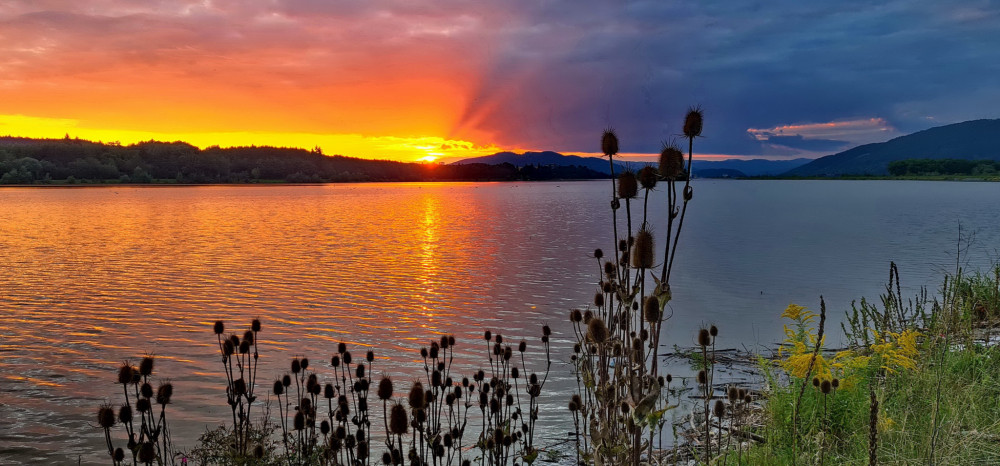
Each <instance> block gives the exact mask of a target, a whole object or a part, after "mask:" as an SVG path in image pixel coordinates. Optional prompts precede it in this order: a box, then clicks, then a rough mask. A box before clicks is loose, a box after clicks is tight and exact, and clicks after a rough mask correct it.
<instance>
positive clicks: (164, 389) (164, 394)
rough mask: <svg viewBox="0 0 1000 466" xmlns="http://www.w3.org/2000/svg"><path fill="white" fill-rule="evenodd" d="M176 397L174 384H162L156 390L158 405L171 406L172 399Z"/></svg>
mask: <svg viewBox="0 0 1000 466" xmlns="http://www.w3.org/2000/svg"><path fill="white" fill-rule="evenodd" d="M172 396H174V385H173V384H172V383H169V382H167V383H162V384H160V386H159V387H157V388H156V404H158V405H168V404H170V397H172Z"/></svg>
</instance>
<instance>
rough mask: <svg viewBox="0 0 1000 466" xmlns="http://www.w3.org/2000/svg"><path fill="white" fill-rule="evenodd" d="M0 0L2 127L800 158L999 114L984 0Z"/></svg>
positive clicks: (395, 153)
mask: <svg viewBox="0 0 1000 466" xmlns="http://www.w3.org/2000/svg"><path fill="white" fill-rule="evenodd" d="M878 3H879V5H878V6H872V5H873V2H869V1H858V2H854V1H836V2H811V1H801V0H775V1H768V2H752V1H747V0H720V1H685V2H680V1H662V0H650V1H634V2H625V1H601V2H598V1H591V0H565V1H557V0H553V1H543V0H530V1H529V0H523V1H522V0H505V1H496V2H486V1H458V0H445V1H425V0H395V1H376V0H344V1H334V0H261V1H253V0H203V1H189V0H78V1H56V0H4V1H2V2H0V135H13V136H29V137H62V136H63V135H64V134H69V135H70V136H73V137H80V138H86V139H93V140H101V141H105V142H107V141H120V142H123V143H131V142H137V141H140V140H148V139H158V140H184V141H188V142H191V143H193V144H195V145H198V146H201V147H205V146H209V145H214V144H218V145H222V146H232V145H249V144H258V145H261V144H268V145H278V146H295V147H303V148H312V147H314V146H320V147H322V148H323V150H324V152H325V153H328V154H333V153H336V154H343V155H348V156H356V157H365V158H389V159H397V160H417V159H421V158H425V157H438V158H441V159H443V160H451V159H456V158H462V157H469V156H476V155H485V154H490V153H493V152H497V151H500V150H517V151H522V150H555V151H560V152H563V153H577V154H581V153H582V154H585V153H593V152H596V151H597V150H598V141H599V136H600V132H601V130H602V129H604V128H605V127H608V126H613V127H614V128H616V129H617V131H618V133H619V136H620V137H621V147H622V150H623V152H626V153H633V154H643V153H655V152H657V151H658V150H659V147H660V144H661V141H664V140H669V139H671V138H673V137H676V135H677V134H678V133H679V132H680V129H681V128H680V123H681V119H682V117H683V114H684V112H685V110H686V109H687V107H688V106H689V105H692V104H700V105H701V106H702V107H703V108H704V109H705V121H706V123H705V133H704V134H705V138H704V139H703V140H702V141H701V142H699V145H698V148H699V149H700V151H701V152H702V153H703V154H712V155H733V156H762V157H767V158H789V157H797V156H809V157H815V156H818V155H825V154H829V153H833V152H836V151H839V150H842V149H845V148H848V147H851V146H853V145H856V144H859V143H866V142H875V141H882V140H886V139H889V138H891V137H895V136H899V135H902V134H906V133H909V132H912V131H916V130H920V129H925V128H928V127H931V126H938V125H941V124H946V123H954V122H958V121H964V120H969V119H975V118H997V117H1000V114H998V112H1000V110H998V109H1000V33H998V32H997V30H998V29H997V27H998V25H1000V3H998V2H996V1H994V0H985V1H969V2H941V1H935V0H891V1H887V2H878Z"/></svg>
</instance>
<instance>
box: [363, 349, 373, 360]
mask: <svg viewBox="0 0 1000 466" xmlns="http://www.w3.org/2000/svg"><path fill="white" fill-rule="evenodd" d="M374 360H375V352H374V351H372V350H368V352H367V353H365V361H368V362H372V361H374Z"/></svg>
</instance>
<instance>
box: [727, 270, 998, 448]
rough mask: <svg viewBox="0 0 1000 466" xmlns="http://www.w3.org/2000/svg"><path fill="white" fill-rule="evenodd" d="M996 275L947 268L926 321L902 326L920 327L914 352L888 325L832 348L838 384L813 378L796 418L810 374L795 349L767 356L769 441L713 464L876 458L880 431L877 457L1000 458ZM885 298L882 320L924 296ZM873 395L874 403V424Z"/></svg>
mask: <svg viewBox="0 0 1000 466" xmlns="http://www.w3.org/2000/svg"><path fill="white" fill-rule="evenodd" d="M997 276H1000V269H997V268H994V270H993V273H991V274H983V273H974V274H969V275H963V274H962V273H961V271H960V270H959V271H958V272H957V273H955V274H953V275H949V276H948V277H947V278H946V280H945V285H944V286H943V287H942V290H941V294H940V296H941V297H940V298H939V299H938V300H936V301H934V302H931V303H929V306H928V307H929V308H930V314H929V315H928V318H929V319H928V322H927V324H928V325H926V326H918V325H917V322H918V321H914V322H912V323H911V324H910V327H909V329H906V330H903V331H904V332H912V333H910V334H908V335H919V337H916V338H915V339H914V340H913V341H912V344H913V348H912V350H913V352H912V353H907V354H903V353H906V351H905V348H906V347H907V345H908V343H907V342H906V337H905V336H904V334H900V333H895V334H890V333H888V332H886V333H883V334H882V335H877V336H871V337H870V338H871V339H870V344H868V345H865V344H864V343H861V344H859V345H857V346H856V347H854V348H852V349H851V350H850V351H848V352H844V353H841V354H838V355H833V354H829V353H827V354H826V359H827V360H828V362H829V363H830V373H829V375H828V376H830V377H841V379H840V380H842V381H843V382H842V383H841V388H840V389H838V390H835V391H833V392H832V393H831V394H829V395H824V394H823V393H821V391H820V390H818V389H815V388H814V387H808V386H807V387H806V390H805V395H804V396H803V398H802V407H801V411H800V412H801V418H800V420H799V425H798V426H796V425H795V423H794V418H793V409H794V408H793V407H794V405H795V397H796V396H797V394H798V390H799V387H801V386H802V384H807V385H808V384H809V381H808V378H809V377H797V376H796V375H795V373H794V372H793V371H790V370H788V369H789V366H788V364H787V362H788V361H789V360H790V359H791V358H792V357H793V356H792V355H790V356H789V357H788V358H786V359H784V360H782V362H783V363H785V364H781V365H779V366H777V367H775V365H773V364H771V363H770V362H769V361H762V364H761V370H762V372H763V373H764V374H765V378H766V380H767V382H768V383H767V385H768V387H770V389H769V390H768V391H767V402H766V422H765V424H764V427H763V428H761V429H759V431H758V432H757V433H758V434H759V435H761V436H762V437H764V438H765V439H766V441H765V442H761V443H758V444H756V445H754V446H753V447H752V448H751V449H750V450H749V451H748V452H747V455H746V456H745V457H743V458H740V459H736V458H734V457H732V456H731V455H730V456H729V457H728V458H726V460H725V461H722V460H721V458H720V459H719V460H717V461H714V462H713V464H822V463H824V462H825V463H827V464H872V457H871V456H870V451H869V445H870V436H871V435H872V434H873V433H874V434H875V438H876V450H875V453H876V456H875V464H921V463H922V464H938V465H970V464H998V463H1000V347H998V346H996V345H988V344H986V341H984V340H983V339H981V337H982V336H983V334H984V332H983V328H984V326H989V325H990V324H992V323H994V322H996V319H997V317H1000V288H998V286H997V283H998V281H997ZM887 289H888V290H889V292H888V293H890V294H891V293H893V291H895V290H893V288H892V287H891V286H890V287H887ZM925 296H926V295H925ZM897 299H898V298H897ZM924 299H926V297H925V298H924ZM882 302H883V304H884V305H885V304H888V307H881V308H877V307H874V306H872V307H870V310H871V309H874V310H875V311H876V314H875V315H873V317H875V318H876V319H877V318H878V317H879V316H882V317H884V320H883V322H885V321H888V320H889V319H890V318H891V316H893V315H904V314H905V312H900V311H901V310H900V309H893V308H892V306H894V305H899V306H903V307H906V306H910V310H912V309H913V308H914V307H916V306H918V305H920V304H921V303H919V298H918V300H917V302H916V303H915V302H914V301H913V300H910V301H908V304H902V303H901V301H899V302H897V300H896V299H886V296H883V299H882ZM894 303H896V304H894ZM924 304H928V303H924ZM903 311H905V309H903ZM845 330H847V329H845ZM793 333H794V332H793ZM849 336H852V335H849ZM854 336H856V335H854ZM790 338H791V337H790ZM805 339H808V335H807V336H806V337H805ZM857 341H859V342H860V341H863V340H862V339H860V338H859V339H857ZM814 374H817V373H816V372H814ZM799 375H802V374H801V373H799ZM817 375H819V377H824V376H827V375H826V374H822V373H818V374H817ZM872 394H874V399H875V400H876V401H877V409H876V410H875V412H876V414H877V419H876V422H875V424H874V427H875V430H874V432H873V431H872V425H871V422H870V421H871V420H872V417H871V412H872V407H873V406H874V404H873V403H872V402H871V399H872V398H871V395H872ZM824 402H825V404H826V406H825V408H824ZM796 430H797V432H798V435H797V436H796V435H794V434H793V433H794V432H795V431H796Z"/></svg>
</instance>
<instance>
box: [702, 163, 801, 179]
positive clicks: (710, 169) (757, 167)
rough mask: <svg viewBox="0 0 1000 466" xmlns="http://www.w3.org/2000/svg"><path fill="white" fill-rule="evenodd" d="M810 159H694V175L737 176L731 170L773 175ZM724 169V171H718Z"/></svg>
mask: <svg viewBox="0 0 1000 466" xmlns="http://www.w3.org/2000/svg"><path fill="white" fill-rule="evenodd" d="M811 161H812V159H792V160H767V159H750V160H740V159H728V160H719V161H715V160H695V161H694V162H693V164H694V168H693V170H694V175H695V176H700V177H702V178H722V177H723V176H718V174H720V173H725V175H724V177H728V178H738V177H739V176H737V175H735V174H734V173H733V172H734V171H735V172H740V173H743V177H747V176H775V175H780V174H782V173H785V172H787V171H788V170H791V169H793V168H796V167H799V166H801V165H804V164H806V163H809V162H811ZM718 170H725V171H718Z"/></svg>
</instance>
